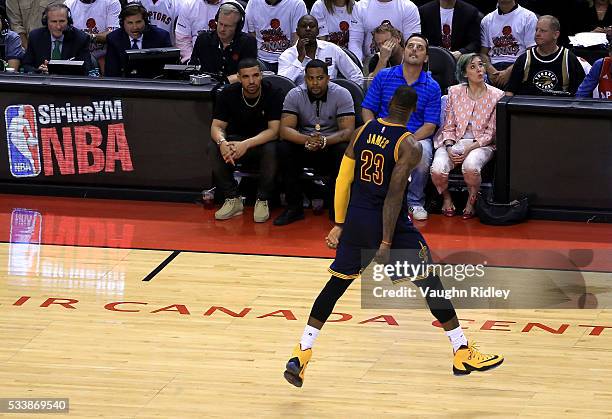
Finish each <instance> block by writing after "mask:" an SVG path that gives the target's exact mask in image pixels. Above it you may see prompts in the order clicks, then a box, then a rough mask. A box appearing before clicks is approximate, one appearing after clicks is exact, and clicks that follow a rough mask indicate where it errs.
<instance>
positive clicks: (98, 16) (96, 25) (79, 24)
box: [64, 0, 121, 57]
mask: <svg viewBox="0 0 612 419" xmlns="http://www.w3.org/2000/svg"><path fill="white" fill-rule="evenodd" d="M64 4H65V5H66V6H68V7H69V8H70V13H71V14H72V19H73V20H74V27H75V28H77V29H81V30H82V31H85V32H86V33H88V34H97V33H102V32H106V31H108V30H114V29H117V28H118V27H119V13H120V12H121V3H119V0H96V1H94V2H93V3H83V2H82V1H80V0H66V2H65V3H64ZM89 49H90V51H92V52H93V53H94V55H96V57H97V56H100V55H103V54H104V50H105V46H104V44H99V43H97V42H96V43H93V42H92V43H91V44H90V45H89Z"/></svg>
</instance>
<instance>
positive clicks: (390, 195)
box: [382, 135, 423, 243]
mask: <svg viewBox="0 0 612 419" xmlns="http://www.w3.org/2000/svg"><path fill="white" fill-rule="evenodd" d="M422 153H423V149H422V148H421V144H419V142H418V141H416V140H415V139H414V137H413V136H412V135H410V136H408V138H406V139H405V140H404V141H402V143H401V144H400V147H399V153H398V159H397V163H395V167H394V168H393V172H392V173H391V182H390V183H389V190H388V191H387V196H386V197H385V203H384V205H383V237H382V240H383V242H384V243H391V241H392V239H393V233H394V232H395V224H396V223H397V217H398V216H399V212H400V209H401V207H402V201H403V199H404V194H405V193H406V185H407V184H408V178H409V177H410V173H411V172H412V170H413V169H414V168H415V167H416V166H417V165H418V164H419V162H420V161H421V154H422Z"/></svg>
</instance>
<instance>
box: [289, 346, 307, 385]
mask: <svg viewBox="0 0 612 419" xmlns="http://www.w3.org/2000/svg"><path fill="white" fill-rule="evenodd" d="M310 357H312V349H310V348H309V349H306V350H305V351H303V350H302V347H301V346H300V344H299V343H298V344H297V346H296V347H295V349H294V350H293V354H291V359H289V361H288V362H287V366H286V367H285V368H286V370H285V374H284V375H285V380H287V381H289V382H290V383H291V384H293V385H294V386H296V387H302V384H304V371H306V366H307V365H308V361H310Z"/></svg>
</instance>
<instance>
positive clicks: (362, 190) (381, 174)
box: [349, 118, 410, 213]
mask: <svg viewBox="0 0 612 419" xmlns="http://www.w3.org/2000/svg"><path fill="white" fill-rule="evenodd" d="M409 135H410V132H408V131H407V130H406V127H405V126H404V125H399V124H391V123H389V122H385V121H383V120H382V119H381V118H379V119H376V120H371V121H369V122H368V123H367V124H366V125H364V126H363V127H362V129H361V131H360V132H359V135H358V136H357V138H356V139H355V142H354V144H353V150H354V151H355V176H354V178H353V185H352V187H351V197H350V201H349V206H350V207H359V208H366V209H374V210H379V211H382V208H383V204H384V202H385V197H386V196H387V191H388V190H389V184H390V183H391V173H393V168H394V167H395V163H396V162H397V159H398V153H399V146H400V144H401V142H402V141H404V140H406V138H408V136H409ZM404 209H407V204H406V196H405V194H404V201H403V204H402V210H404ZM403 212H404V211H402V213H403Z"/></svg>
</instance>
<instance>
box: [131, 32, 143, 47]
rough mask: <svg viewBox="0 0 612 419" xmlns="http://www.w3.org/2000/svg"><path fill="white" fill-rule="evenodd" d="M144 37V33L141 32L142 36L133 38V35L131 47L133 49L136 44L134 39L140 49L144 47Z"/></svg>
mask: <svg viewBox="0 0 612 419" xmlns="http://www.w3.org/2000/svg"><path fill="white" fill-rule="evenodd" d="M142 37H143V35H142V34H140V36H139V37H138V38H132V37H131V36H130V37H129V38H130V49H133V48H132V46H133V45H134V41H136V45H138V49H142Z"/></svg>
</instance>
